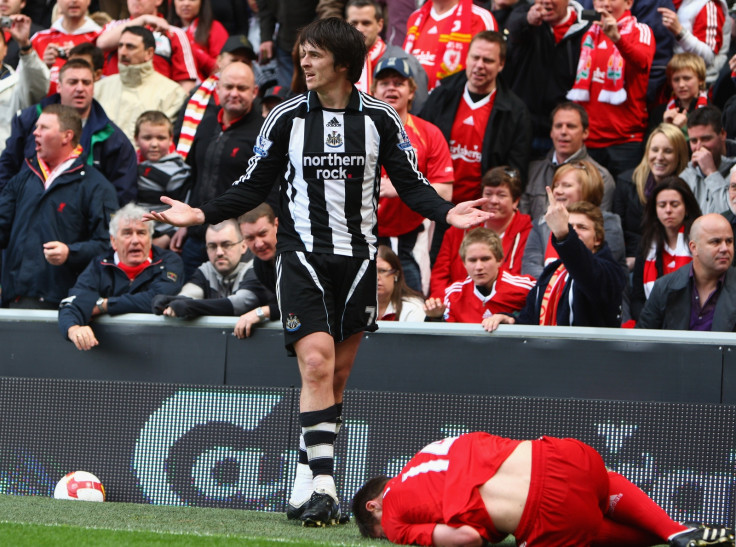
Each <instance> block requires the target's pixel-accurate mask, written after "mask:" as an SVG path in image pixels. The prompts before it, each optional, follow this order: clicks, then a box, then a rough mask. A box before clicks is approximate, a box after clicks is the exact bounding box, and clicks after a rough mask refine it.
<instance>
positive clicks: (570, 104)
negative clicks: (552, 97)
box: [549, 101, 590, 129]
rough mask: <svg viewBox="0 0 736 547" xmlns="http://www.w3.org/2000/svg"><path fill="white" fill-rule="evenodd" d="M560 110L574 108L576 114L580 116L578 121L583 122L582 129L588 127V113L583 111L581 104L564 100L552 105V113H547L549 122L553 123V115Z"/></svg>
mask: <svg viewBox="0 0 736 547" xmlns="http://www.w3.org/2000/svg"><path fill="white" fill-rule="evenodd" d="M560 110H574V111H575V112H577V113H578V115H579V116H580V123H582V124H583V129H588V126H589V125H590V120H589V119H588V113H587V112H586V111H585V109H584V108H583V107H582V106H580V105H579V104H578V103H574V102H572V101H565V102H564V103H560V104H558V105H557V106H556V107H554V109H553V110H552V114H550V115H549V123H550V124H554V123H555V115H556V114H557V113H558V112H559V111H560Z"/></svg>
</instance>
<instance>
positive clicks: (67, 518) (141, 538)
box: [0, 495, 516, 547]
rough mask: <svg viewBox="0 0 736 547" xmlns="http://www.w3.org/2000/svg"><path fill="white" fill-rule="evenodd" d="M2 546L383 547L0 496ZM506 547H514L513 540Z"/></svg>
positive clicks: (166, 512) (159, 510)
mask: <svg viewBox="0 0 736 547" xmlns="http://www.w3.org/2000/svg"><path fill="white" fill-rule="evenodd" d="M0 538H2V540H1V541H2V544H3V545H14V546H24V547H25V546H34V547H36V546H45V545H54V546H66V545H70V546H71V545H74V546H75V547H85V546H90V547H91V546H99V545H126V546H127V545H131V546H137V545H162V546H166V545H172V546H173V545H176V546H177V547H179V546H187V545H195V546H197V547H200V546H203V547H235V546H238V547H261V546H263V547H269V546H284V545H289V546H295V547H317V546H338V545H340V546H357V547H368V546H383V547H386V546H387V545H389V544H388V543H387V542H385V541H377V540H367V539H364V538H362V537H360V533H359V532H358V527H357V526H356V525H355V524H354V523H352V522H351V523H350V524H347V525H343V526H331V527H329V528H320V529H315V528H304V527H302V526H299V525H298V524H296V523H294V522H289V521H287V520H286V517H285V516H284V515H283V514H280V513H265V512H257V511H238V510H234V509H208V508H200V507H170V506H156V505H145V504H135V503H92V502H86V503H85V502H79V501H62V500H55V499H51V498H45V497H33V496H8V495H0ZM500 545H502V546H503V547H514V546H515V545H516V543H515V542H514V541H513V540H512V539H508V540H506V541H504V542H503V543H502V544H500Z"/></svg>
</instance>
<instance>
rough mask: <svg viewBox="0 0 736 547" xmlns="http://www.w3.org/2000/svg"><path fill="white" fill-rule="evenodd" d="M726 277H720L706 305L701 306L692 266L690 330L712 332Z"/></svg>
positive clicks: (724, 275)
mask: <svg viewBox="0 0 736 547" xmlns="http://www.w3.org/2000/svg"><path fill="white" fill-rule="evenodd" d="M725 277H726V274H723V275H722V276H721V277H720V279H719V280H718V283H717V285H716V288H715V289H713V292H712V293H710V294H709V295H708V298H707V299H706V300H705V303H704V304H702V306H701V302H700V295H699V294H698V290H697V288H696V287H695V278H694V277H693V266H692V264H690V294H691V296H690V330H699V331H710V330H711V328H712V327H713V315H714V314H715V311H716V304H717V303H718V297H719V296H720V294H721V288H722V287H723V280H724V279H725Z"/></svg>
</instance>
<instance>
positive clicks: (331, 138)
mask: <svg viewBox="0 0 736 547" xmlns="http://www.w3.org/2000/svg"><path fill="white" fill-rule="evenodd" d="M325 144H326V145H327V146H329V147H330V148H339V147H341V146H342V135H341V134H340V133H338V132H337V131H333V132H332V133H330V134H328V135H327V140H326V141H325Z"/></svg>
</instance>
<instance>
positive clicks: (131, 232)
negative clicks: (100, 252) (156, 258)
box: [110, 220, 151, 266]
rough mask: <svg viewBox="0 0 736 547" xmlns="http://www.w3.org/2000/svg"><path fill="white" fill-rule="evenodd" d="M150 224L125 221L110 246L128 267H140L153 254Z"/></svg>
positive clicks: (140, 221)
mask: <svg viewBox="0 0 736 547" xmlns="http://www.w3.org/2000/svg"><path fill="white" fill-rule="evenodd" d="M148 227H149V224H148V223H147V222H143V221H142V220H127V221H126V220H123V221H121V222H120V225H119V226H118V230H117V233H116V234H115V235H114V236H110V244H111V245H112V248H113V250H114V251H115V252H116V253H118V256H119V257H120V262H122V263H123V264H125V265H126V266H140V265H141V264H143V263H144V262H145V261H146V260H148V257H149V256H150V254H151V232H149V231H148Z"/></svg>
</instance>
